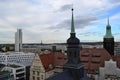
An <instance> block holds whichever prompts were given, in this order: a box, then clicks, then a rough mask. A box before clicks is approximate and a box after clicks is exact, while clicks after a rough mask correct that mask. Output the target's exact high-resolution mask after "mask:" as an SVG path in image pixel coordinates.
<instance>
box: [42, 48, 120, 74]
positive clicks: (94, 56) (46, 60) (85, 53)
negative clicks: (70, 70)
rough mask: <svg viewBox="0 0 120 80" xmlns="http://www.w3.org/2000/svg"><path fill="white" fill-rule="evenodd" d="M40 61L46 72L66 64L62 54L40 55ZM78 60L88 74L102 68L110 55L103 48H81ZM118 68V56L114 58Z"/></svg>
mask: <svg viewBox="0 0 120 80" xmlns="http://www.w3.org/2000/svg"><path fill="white" fill-rule="evenodd" d="M40 59H41V61H42V64H43V66H44V68H45V70H46V71H49V70H51V69H52V68H51V67H56V66H63V65H64V64H65V63H66V62H67V57H66V56H65V55H64V54H63V53H49V54H42V55H40ZM80 59H81V62H82V63H83V64H84V66H85V69H86V70H87V72H88V73H93V72H94V71H95V70H99V67H103V66H104V63H105V61H109V60H110V59H112V57H111V55H110V54H109V53H108V52H107V51H106V50H105V49H103V48H83V49H82V50H81V51H80ZM113 60H115V61H117V66H118V67H119V68H120V56H114V57H113ZM50 66H51V67H50Z"/></svg>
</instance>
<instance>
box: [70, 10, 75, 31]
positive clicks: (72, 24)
mask: <svg viewBox="0 0 120 80" xmlns="http://www.w3.org/2000/svg"><path fill="white" fill-rule="evenodd" d="M71 10H72V21H71V33H75V28H74V17H73V10H74V9H73V8H72V9H71Z"/></svg>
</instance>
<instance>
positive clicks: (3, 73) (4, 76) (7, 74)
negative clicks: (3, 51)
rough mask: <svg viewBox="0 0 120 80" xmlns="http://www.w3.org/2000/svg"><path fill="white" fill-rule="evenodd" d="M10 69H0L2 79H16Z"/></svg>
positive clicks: (0, 78)
mask: <svg viewBox="0 0 120 80" xmlns="http://www.w3.org/2000/svg"><path fill="white" fill-rule="evenodd" d="M10 74H11V73H10V72H9V71H0V80H14V78H13V77H12V76H11V75H10Z"/></svg>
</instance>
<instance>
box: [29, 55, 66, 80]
mask: <svg viewBox="0 0 120 80" xmlns="http://www.w3.org/2000/svg"><path fill="white" fill-rule="evenodd" d="M65 63H66V57H65V55H64V54H63V53H48V54H36V55H35V58H34V60H33V62H32V65H31V67H30V80H45V79H47V78H49V77H51V76H53V75H55V74H56V73H60V72H62V69H61V67H62V66H63V65H64V64H65Z"/></svg>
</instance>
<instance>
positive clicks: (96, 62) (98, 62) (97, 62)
mask: <svg viewBox="0 0 120 80" xmlns="http://www.w3.org/2000/svg"><path fill="white" fill-rule="evenodd" d="M81 62H83V63H88V61H81ZM91 63H95V64H100V61H91Z"/></svg>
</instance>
